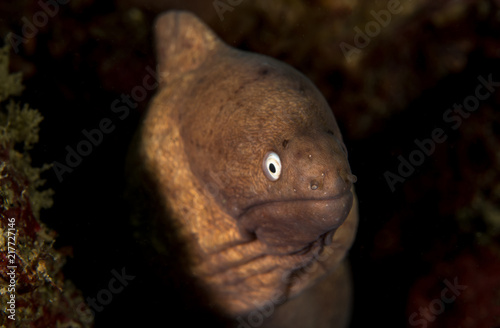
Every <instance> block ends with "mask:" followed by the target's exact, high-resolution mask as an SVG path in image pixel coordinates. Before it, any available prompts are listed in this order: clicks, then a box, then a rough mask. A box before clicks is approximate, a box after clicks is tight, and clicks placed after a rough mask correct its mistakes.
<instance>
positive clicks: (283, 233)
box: [238, 189, 353, 254]
mask: <svg viewBox="0 0 500 328" xmlns="http://www.w3.org/2000/svg"><path fill="white" fill-rule="evenodd" d="M352 203H353V194H352V192H351V190H350V189H346V191H343V192H342V193H339V194H337V195H335V196H333V197H328V198H312V199H311V198H307V199H290V200H273V201H267V202H262V203H258V204H254V205H252V206H250V207H249V208H247V209H246V210H245V211H244V212H243V213H242V215H241V216H240V217H239V221H238V225H239V228H240V230H241V231H242V233H247V234H250V235H255V236H256V238H258V239H259V240H260V241H262V242H263V243H265V244H266V245H267V246H268V251H269V252H270V253H272V254H290V253H296V252H298V251H300V250H302V249H304V248H305V247H307V245H310V244H312V243H314V242H315V241H316V240H318V239H319V238H325V244H328V243H331V239H332V237H333V234H334V233H335V230H336V229H337V228H338V227H340V226H341V225H342V223H344V221H345V220H346V218H347V215H348V214H349V212H350V210H351V207H352Z"/></svg>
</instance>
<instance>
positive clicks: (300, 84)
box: [299, 82, 306, 94]
mask: <svg viewBox="0 0 500 328" xmlns="http://www.w3.org/2000/svg"><path fill="white" fill-rule="evenodd" d="M299 92H300V93H302V94H304V93H305V92H306V88H305V86H304V84H303V83H302V82H300V83H299Z"/></svg>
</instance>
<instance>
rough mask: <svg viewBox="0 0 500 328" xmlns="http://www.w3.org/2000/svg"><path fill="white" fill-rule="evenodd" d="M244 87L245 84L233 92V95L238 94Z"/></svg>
mask: <svg viewBox="0 0 500 328" xmlns="http://www.w3.org/2000/svg"><path fill="white" fill-rule="evenodd" d="M244 87H245V84H242V85H240V86H239V88H238V89H236V91H234V94H237V93H238V92H240V91H241V90H242V89H243V88H244Z"/></svg>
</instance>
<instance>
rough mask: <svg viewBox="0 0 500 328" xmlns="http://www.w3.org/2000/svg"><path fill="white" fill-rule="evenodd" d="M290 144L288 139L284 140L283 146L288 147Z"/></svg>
mask: <svg viewBox="0 0 500 328" xmlns="http://www.w3.org/2000/svg"><path fill="white" fill-rule="evenodd" d="M287 146H288V140H286V139H285V140H283V148H285V149H286V147H287Z"/></svg>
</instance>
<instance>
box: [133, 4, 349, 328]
mask: <svg viewBox="0 0 500 328" xmlns="http://www.w3.org/2000/svg"><path fill="white" fill-rule="evenodd" d="M155 34H156V49H157V60H158V67H157V70H158V77H159V81H160V86H159V89H158V91H157V94H156V95H155V97H154V98H153V100H152V101H151V103H150V106H149V108H148V110H147V112H146V114H145V116H144V120H143V122H142V124H141V127H140V130H139V132H138V135H137V140H136V146H135V149H136V156H135V158H136V163H139V164H138V165H137V166H138V167H139V166H140V167H141V168H142V169H141V172H142V173H141V175H140V177H141V178H140V179H139V180H140V181H142V182H143V183H145V182H146V181H148V184H149V185H150V186H151V185H154V186H155V187H154V188H149V189H150V190H151V189H154V197H153V198H154V199H155V202H156V204H157V205H159V206H158V208H160V209H161V211H160V212H159V213H158V212H157V213H156V214H155V215H154V218H155V220H158V221H165V220H169V221H170V223H171V224H170V225H169V226H170V227H175V234H176V235H177V236H178V239H179V240H181V241H182V243H183V244H184V245H185V248H186V249H188V250H189V259H188V262H189V263H188V265H189V270H187V271H188V272H189V274H190V275H191V276H192V277H193V279H195V280H196V281H197V282H198V284H199V286H200V288H202V289H203V290H204V292H205V293H206V295H208V297H209V300H210V304H211V308H214V309H217V311H219V312H220V313H223V314H224V315H225V316H226V317H227V318H230V319H231V320H233V323H234V325H233V327H236V326H238V325H239V326H240V327H255V326H256V325H259V326H266V325H267V326H272V327H323V326H324V327H344V326H346V325H347V322H348V316H349V311H350V302H351V294H350V293H351V291H350V279H349V269H348V267H347V265H346V263H345V262H346V260H345V257H346V252H347V251H348V249H349V248H350V246H351V244H352V242H353V239H354V235H355V232H356V228H357V220H358V218H357V205H356V198H355V195H354V191H353V183H354V182H355V181H356V177H355V176H354V175H352V173H351V170H350V167H349V163H348V160H347V151H346V147H345V146H344V143H343V140H342V136H341V133H340V131H339V128H338V126H337V123H336V121H335V118H334V116H333V114H332V110H331V109H330V107H329V105H328V104H327V102H326V101H325V99H324V97H323V96H322V95H321V94H320V92H319V91H318V90H317V89H316V87H315V86H314V85H313V84H312V83H311V81H310V80H309V79H307V78H306V77H305V76H304V75H302V74H301V73H299V72H298V71H296V70H295V69H293V68H292V67H290V66H288V65H286V64H284V63H282V62H279V61H277V60H275V59H273V58H270V57H266V56H263V55H259V54H254V53H249V52H245V51H240V50H237V49H234V48H232V47H230V46H228V45H226V44H224V43H223V42H222V41H221V40H220V39H218V38H217V37H216V35H215V34H214V33H213V32H212V31H211V30H210V29H209V28H208V27H207V26H206V25H204V24H203V23H202V22H201V21H200V20H199V19H198V18H196V17H195V16H194V15H192V14H190V13H187V12H181V11H174V12H168V13H165V14H162V15H161V16H160V17H159V18H158V19H157V21H156V24H155ZM150 219H151V217H150ZM161 229H162V228H159V230H158V231H157V238H156V239H157V240H158V242H159V243H160V244H161V243H162V242H163V241H162V235H168V234H171V233H172V232H171V231H170V230H169V231H166V229H165V231H163V230H161ZM264 319H265V320H264Z"/></svg>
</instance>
